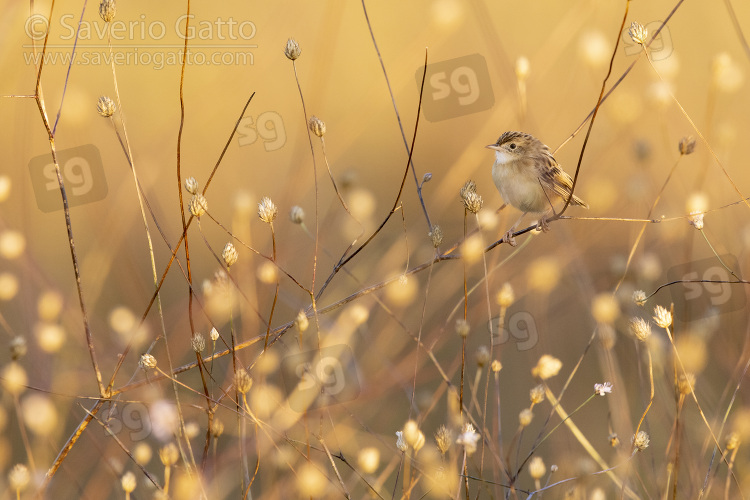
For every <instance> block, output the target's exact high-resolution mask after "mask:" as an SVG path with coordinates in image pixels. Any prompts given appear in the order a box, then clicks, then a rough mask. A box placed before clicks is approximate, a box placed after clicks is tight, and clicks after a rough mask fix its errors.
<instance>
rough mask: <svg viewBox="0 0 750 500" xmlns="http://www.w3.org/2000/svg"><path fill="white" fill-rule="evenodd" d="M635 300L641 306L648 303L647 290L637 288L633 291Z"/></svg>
mask: <svg viewBox="0 0 750 500" xmlns="http://www.w3.org/2000/svg"><path fill="white" fill-rule="evenodd" d="M633 302H635V303H636V305H639V306H642V305H644V304H645V303H646V292H644V291H643V290H636V291H635V292H633Z"/></svg>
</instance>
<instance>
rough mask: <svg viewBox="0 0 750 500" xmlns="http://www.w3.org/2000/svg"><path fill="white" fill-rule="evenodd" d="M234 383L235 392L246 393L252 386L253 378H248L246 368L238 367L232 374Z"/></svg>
mask: <svg viewBox="0 0 750 500" xmlns="http://www.w3.org/2000/svg"><path fill="white" fill-rule="evenodd" d="M234 385H235V387H237V392H239V393H240V394H247V391H249V390H250V388H251V387H252V386H253V379H251V378H250V375H249V374H248V373H247V370H245V369H244V368H240V369H239V370H237V372H235V374H234Z"/></svg>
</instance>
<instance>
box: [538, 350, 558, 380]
mask: <svg viewBox="0 0 750 500" xmlns="http://www.w3.org/2000/svg"><path fill="white" fill-rule="evenodd" d="M561 368H562V361H560V360H559V359H557V358H556V357H554V356H550V355H549V354H544V355H543V356H542V357H541V358H539V361H537V363H536V366H535V367H534V368H532V369H531V374H532V375H533V376H534V377H539V378H540V379H542V380H547V379H548V378H551V377H554V376H555V375H557V374H558V373H559V372H560V369H561Z"/></svg>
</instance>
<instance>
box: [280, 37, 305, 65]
mask: <svg viewBox="0 0 750 500" xmlns="http://www.w3.org/2000/svg"><path fill="white" fill-rule="evenodd" d="M300 54H302V49H300V48H299V44H298V43H297V41H296V40H295V39H294V38H290V39H289V40H287V41H286V47H284V55H285V56H286V57H287V59H289V60H291V61H294V60H296V59H297V58H299V56H300Z"/></svg>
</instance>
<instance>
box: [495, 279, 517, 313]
mask: <svg viewBox="0 0 750 500" xmlns="http://www.w3.org/2000/svg"><path fill="white" fill-rule="evenodd" d="M496 300H497V305H499V306H500V307H502V308H503V309H507V308H508V307H510V306H511V304H513V302H514V301H515V300H516V295H515V293H513V287H512V286H510V283H507V282H506V283H503V286H502V288H500V291H499V292H497V297H496Z"/></svg>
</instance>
